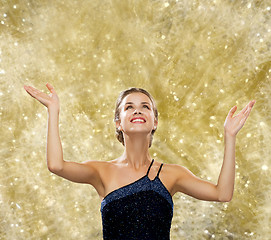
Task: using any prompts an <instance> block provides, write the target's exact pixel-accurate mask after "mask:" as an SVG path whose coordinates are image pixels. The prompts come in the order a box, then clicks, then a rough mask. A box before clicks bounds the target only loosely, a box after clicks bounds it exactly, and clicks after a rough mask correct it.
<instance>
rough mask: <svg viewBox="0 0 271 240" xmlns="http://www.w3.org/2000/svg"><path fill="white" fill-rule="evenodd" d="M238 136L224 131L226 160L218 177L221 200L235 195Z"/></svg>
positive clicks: (229, 198) (227, 199) (226, 199)
mask: <svg viewBox="0 0 271 240" xmlns="http://www.w3.org/2000/svg"><path fill="white" fill-rule="evenodd" d="M235 142H236V136H232V135H230V134H227V133H226V132H224V144H225V148H224V160H223V164H222V167H221V172H220V175H219V178H218V183H217V189H218V194H219V199H220V200H221V201H230V200H231V199H232V196H233V190H234V178H235Z"/></svg>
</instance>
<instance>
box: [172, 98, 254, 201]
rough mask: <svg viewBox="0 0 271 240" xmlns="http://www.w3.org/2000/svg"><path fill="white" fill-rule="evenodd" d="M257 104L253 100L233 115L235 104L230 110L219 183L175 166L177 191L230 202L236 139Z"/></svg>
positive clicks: (226, 122)
mask: <svg viewBox="0 0 271 240" xmlns="http://www.w3.org/2000/svg"><path fill="white" fill-rule="evenodd" d="M254 104H255V101H251V102H249V103H248V104H247V106H246V107H244V108H243V110H242V111H241V112H240V113H238V114H237V115H236V116H235V117H233V114H234V112H235V111H236V108H235V106H234V107H233V108H232V109H231V110H230V112H229V114H228V116H227V118H226V121H225V124H224V130H225V135H224V139H225V152H224V160H223V164H222V167H221V172H220V175H219V179H218V183H217V185H215V184H213V183H210V182H208V181H205V180H202V179H200V178H198V177H196V176H195V175H194V174H193V173H192V172H190V171H189V170H187V169H186V168H184V167H182V166H178V165H176V166H175V168H174V170H173V171H174V174H173V175H174V176H175V179H176V181H175V184H174V189H175V192H178V191H179V192H183V193H186V194H188V195H190V196H192V197H195V198H197V199H200V200H206V201H219V202H228V201H230V200H231V199H232V196H233V189H234V176H235V141H236V135H237V133H238V131H239V130H240V129H241V128H242V127H243V125H244V124H245V121H246V119H247V118H248V116H249V113H250V111H251V109H252V107H253V105H254Z"/></svg>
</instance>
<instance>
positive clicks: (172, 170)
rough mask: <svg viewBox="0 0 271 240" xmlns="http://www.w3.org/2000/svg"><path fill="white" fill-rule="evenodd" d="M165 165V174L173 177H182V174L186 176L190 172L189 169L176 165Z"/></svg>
mask: <svg viewBox="0 0 271 240" xmlns="http://www.w3.org/2000/svg"><path fill="white" fill-rule="evenodd" d="M163 165H164V167H163V170H164V172H165V173H166V174H167V175H169V176H172V177H177V176H180V173H184V174H185V173H186V172H187V171H189V170H188V169H187V168H185V167H183V166H181V165H178V164H174V163H163Z"/></svg>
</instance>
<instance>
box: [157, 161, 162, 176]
mask: <svg viewBox="0 0 271 240" xmlns="http://www.w3.org/2000/svg"><path fill="white" fill-rule="evenodd" d="M162 166H163V163H162V164H161V165H160V168H159V170H158V173H157V177H158V176H159V173H160V170H161V169H162Z"/></svg>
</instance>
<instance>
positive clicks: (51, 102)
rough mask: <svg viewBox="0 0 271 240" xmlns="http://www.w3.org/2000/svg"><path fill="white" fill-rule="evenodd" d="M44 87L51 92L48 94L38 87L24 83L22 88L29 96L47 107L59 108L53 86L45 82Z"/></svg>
mask: <svg viewBox="0 0 271 240" xmlns="http://www.w3.org/2000/svg"><path fill="white" fill-rule="evenodd" d="M46 87H47V88H48V89H49V91H50V92H51V93H50V94H49V95H47V94H45V93H43V92H41V91H39V90H38V89H36V88H34V87H31V86H26V85H24V89H25V90H26V91H27V93H28V94H29V95H30V96H31V97H33V98H35V99H37V100H38V101H39V102H40V103H42V104H43V105H44V106H45V107H47V108H48V109H51V108H54V109H56V110H59V109H60V105H59V99H58V96H57V94H56V91H55V90H54V88H53V86H52V85H51V84H50V83H47V84H46Z"/></svg>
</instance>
